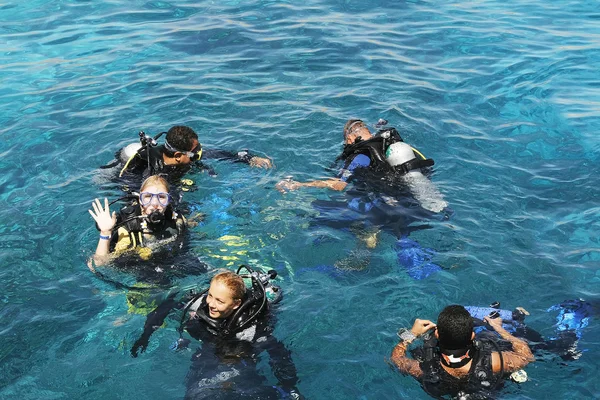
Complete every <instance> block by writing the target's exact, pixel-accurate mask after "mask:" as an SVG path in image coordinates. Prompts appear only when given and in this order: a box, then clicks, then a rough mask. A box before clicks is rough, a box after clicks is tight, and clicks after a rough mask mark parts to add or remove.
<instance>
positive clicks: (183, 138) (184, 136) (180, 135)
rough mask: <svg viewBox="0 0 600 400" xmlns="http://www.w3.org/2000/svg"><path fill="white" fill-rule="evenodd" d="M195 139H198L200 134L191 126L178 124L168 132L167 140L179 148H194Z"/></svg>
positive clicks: (183, 149)
mask: <svg viewBox="0 0 600 400" xmlns="http://www.w3.org/2000/svg"><path fill="white" fill-rule="evenodd" d="M194 140H198V135H197V134H196V132H194V130H193V129H192V128H190V127H189V126H182V125H176V126H174V127H172V128H171V129H169V131H168V132H167V137H166V141H167V142H169V144H170V145H171V146H172V147H173V148H175V149H177V150H181V151H190V150H192V146H193V145H194Z"/></svg>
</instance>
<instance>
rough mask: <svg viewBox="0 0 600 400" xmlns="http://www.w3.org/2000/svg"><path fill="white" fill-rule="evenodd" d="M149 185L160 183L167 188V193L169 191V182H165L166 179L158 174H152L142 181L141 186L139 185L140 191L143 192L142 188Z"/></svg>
mask: <svg viewBox="0 0 600 400" xmlns="http://www.w3.org/2000/svg"><path fill="white" fill-rule="evenodd" d="M150 185H155V186H158V185H162V186H164V187H165V189H167V193H168V192H169V182H167V180H166V179H165V178H163V177H162V176H160V175H152V176H150V177H148V178H147V179H146V180H145V181H144V182H142V186H140V192H143V191H144V189H145V188H146V187H148V186H150Z"/></svg>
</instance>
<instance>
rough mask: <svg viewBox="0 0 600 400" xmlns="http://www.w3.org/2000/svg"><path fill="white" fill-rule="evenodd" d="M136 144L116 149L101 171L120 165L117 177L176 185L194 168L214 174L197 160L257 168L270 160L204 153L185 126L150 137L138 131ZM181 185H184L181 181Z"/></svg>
mask: <svg viewBox="0 0 600 400" xmlns="http://www.w3.org/2000/svg"><path fill="white" fill-rule="evenodd" d="M165 133H166V137H165V141H164V144H162V145H159V144H158V142H157V140H158V139H159V138H160V137H161V136H162V135H164V134H165ZM139 135H140V143H132V144H130V145H128V146H126V147H124V148H122V149H120V150H119V151H118V152H117V154H116V156H115V158H116V159H115V160H114V161H113V162H111V163H109V164H108V165H105V166H103V167H102V168H103V169H107V168H113V167H116V166H118V165H122V167H121V169H120V172H119V176H118V177H119V178H125V179H126V178H127V177H128V176H130V177H131V176H133V177H135V179H136V180H137V179H138V178H139V177H140V176H141V177H142V178H144V179H145V178H147V177H148V176H151V175H158V174H160V175H166V176H168V178H167V179H168V181H169V182H170V183H171V184H175V183H179V181H180V180H181V178H182V177H183V176H184V175H185V174H186V173H188V172H189V171H190V169H191V168H192V167H193V166H195V167H196V168H199V169H200V170H208V172H209V174H211V175H216V173H215V172H214V170H213V169H212V168H210V167H209V166H207V165H205V164H203V163H202V162H201V161H200V159H201V158H204V159H207V158H208V159H218V160H231V161H234V162H241V163H245V164H248V165H250V166H251V167H258V168H271V166H272V165H271V160H269V159H268V158H263V157H258V156H255V155H253V154H251V153H250V152H248V151H247V150H242V151H239V152H230V151H225V150H206V149H203V148H202V145H201V144H200V142H199V141H198V135H197V134H196V132H194V130H193V129H192V128H190V127H187V126H173V127H172V128H171V129H169V131H167V132H161V133H159V134H158V135H156V136H154V137H151V136H149V135H147V134H146V133H145V132H143V131H142V132H140V133H139ZM184 185H190V184H186V183H185V181H184Z"/></svg>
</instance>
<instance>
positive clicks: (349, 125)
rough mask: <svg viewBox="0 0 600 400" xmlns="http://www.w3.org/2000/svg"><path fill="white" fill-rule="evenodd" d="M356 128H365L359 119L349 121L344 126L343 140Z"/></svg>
mask: <svg viewBox="0 0 600 400" xmlns="http://www.w3.org/2000/svg"><path fill="white" fill-rule="evenodd" d="M358 127H364V128H366V127H367V126H366V125H365V123H364V122H363V121H362V120H360V119H349V120H348V122H346V125H344V139H345V138H346V137H347V136H348V135H349V134H351V133H352V132H353V131H354V130H355V129H356V128H358Z"/></svg>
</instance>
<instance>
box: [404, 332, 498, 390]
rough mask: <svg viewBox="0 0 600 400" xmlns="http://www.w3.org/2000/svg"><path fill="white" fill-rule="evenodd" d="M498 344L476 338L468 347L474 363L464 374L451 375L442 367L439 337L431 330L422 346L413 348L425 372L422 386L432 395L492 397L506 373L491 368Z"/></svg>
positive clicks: (413, 353) (414, 355)
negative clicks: (495, 371)
mask: <svg viewBox="0 0 600 400" xmlns="http://www.w3.org/2000/svg"><path fill="white" fill-rule="evenodd" d="M494 351H496V347H495V346H494V345H493V344H492V343H491V342H488V341H479V340H478V341H476V342H475V343H474V345H473V347H472V348H471V349H470V350H469V352H470V353H469V354H470V355H471V367H470V369H469V373H468V375H467V376H466V377H464V378H460V379H459V378H456V377H454V376H452V375H450V374H449V373H448V372H446V370H445V369H444V368H443V367H442V364H441V353H440V349H439V347H437V340H436V339H435V336H434V335H433V334H431V333H429V334H428V335H425V336H424V345H423V347H420V348H417V349H415V350H413V351H412V352H411V353H412V355H413V357H414V358H415V359H416V360H417V361H418V362H419V367H420V368H421V371H422V373H423V375H422V377H421V379H420V382H421V385H422V386H423V389H424V390H425V391H426V392H427V394H429V395H430V396H432V397H435V398H444V396H459V394H466V395H468V397H466V398H468V399H470V400H473V399H489V398H492V397H493V393H494V391H496V390H497V389H498V387H499V386H500V384H501V383H502V380H503V377H502V376H500V374H499V373H497V374H494V372H493V370H492V352H494ZM459 397H460V396H459Z"/></svg>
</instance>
